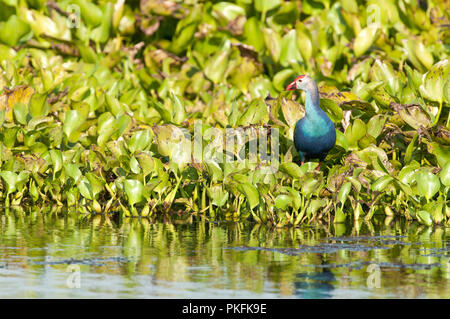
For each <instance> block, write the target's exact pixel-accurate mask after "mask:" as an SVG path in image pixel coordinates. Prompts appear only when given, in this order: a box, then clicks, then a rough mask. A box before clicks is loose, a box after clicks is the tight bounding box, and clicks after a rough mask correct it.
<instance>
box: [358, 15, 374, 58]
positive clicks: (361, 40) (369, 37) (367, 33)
mask: <svg viewBox="0 0 450 319" xmlns="http://www.w3.org/2000/svg"><path fill="white" fill-rule="evenodd" d="M379 35H380V30H379V25H378V24H376V23H372V24H370V25H369V26H368V27H367V28H364V29H362V30H361V31H360V32H359V33H358V35H357V36H356V39H355V42H354V43H353V51H354V52H355V55H356V56H361V55H363V54H364V53H366V51H367V50H368V49H369V48H370V47H371V46H372V44H373V43H375V41H376V40H377V39H378V36H379Z"/></svg>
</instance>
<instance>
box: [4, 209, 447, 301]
mask: <svg viewBox="0 0 450 319" xmlns="http://www.w3.org/2000/svg"><path fill="white" fill-rule="evenodd" d="M62 216H63V215H62ZM374 221H375V223H374V224H371V223H369V224H368V223H362V222H358V223H355V224H354V225H344V224H339V225H330V226H328V225H321V224H316V225H313V226H311V227H303V228H287V229H269V228H267V227H265V226H261V225H253V224H249V223H246V224H244V223H239V224H234V223H219V224H212V223H208V222H206V221H204V220H202V219H201V218H197V220H195V221H194V218H193V217H190V218H189V219H186V220H180V219H178V220H173V221H170V220H160V221H151V220H147V219H130V220H123V221H113V220H110V219H109V218H107V217H104V216H95V217H93V218H90V217H89V218H87V217H82V216H76V215H72V216H71V217H67V216H66V217H60V216H58V214H56V213H46V214H42V213H36V212H31V213H24V212H18V211H15V212H3V213H1V214H0V252H1V254H0V274H1V276H0V297H33V298H34V297H62V298H66V297H79V298H91V297H96V296H98V297H112V298H115V297H131V298H139V297H144V298H153V297H178V298H229V297H231V298H233V297H239V298H243V297H246V298H259V297H266V298H267V297H268V298H278V297H286V298H330V297H331V298H372V297H375V298H392V297H394V298H416V297H420V298H422V297H426V298H449V297H450V292H449V291H450V289H449V279H450V267H449V261H450V258H449V257H450V246H449V242H450V238H449V237H450V236H449V233H448V232H446V229H445V228H443V227H434V228H428V227H425V226H423V225H418V224H415V223H406V222H405V221H400V220H398V221H396V220H388V221H386V220H384V219H374ZM70 264H75V265H78V266H79V269H80V277H81V287H80V288H77V289H69V288H68V287H67V283H66V281H67V277H68V276H69V275H70V274H71V273H69V272H67V267H68V265H70ZM370 264H374V265H375V266H376V267H379V269H380V272H379V283H380V286H379V288H377V287H369V285H368V279H369V276H370V275H371V274H372V273H371V272H368V266H369V265H370ZM372 278H374V277H372Z"/></svg>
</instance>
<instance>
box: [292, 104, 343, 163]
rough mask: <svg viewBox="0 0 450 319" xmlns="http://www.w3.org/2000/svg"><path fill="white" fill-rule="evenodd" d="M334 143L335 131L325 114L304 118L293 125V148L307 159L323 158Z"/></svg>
mask: <svg viewBox="0 0 450 319" xmlns="http://www.w3.org/2000/svg"><path fill="white" fill-rule="evenodd" d="M335 143H336V129H335V127H334V124H333V122H332V121H331V120H330V118H329V117H328V116H327V115H326V114H325V112H323V113H322V112H321V113H319V114H315V116H314V117H309V118H308V117H304V118H302V119H301V120H299V121H298V122H297V124H296V125H295V130H294V144H295V148H296V149H297V151H301V152H302V153H303V154H304V155H305V156H307V157H322V156H325V155H326V153H327V152H328V151H329V150H330V149H332V148H333V146H334V144H335Z"/></svg>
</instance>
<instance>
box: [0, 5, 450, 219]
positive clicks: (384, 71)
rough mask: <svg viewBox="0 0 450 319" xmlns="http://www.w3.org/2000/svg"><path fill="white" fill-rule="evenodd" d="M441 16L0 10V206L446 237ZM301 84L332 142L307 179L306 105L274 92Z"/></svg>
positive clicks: (337, 8) (345, 11) (448, 178)
mask: <svg viewBox="0 0 450 319" xmlns="http://www.w3.org/2000/svg"><path fill="white" fill-rule="evenodd" d="M449 13H450V10H449V2H448V1H438V0H426V1H407V0H398V1H397V0H382V1H362V0H343V1H333V0H320V1H311V0H305V1H282V0H259V1H254V2H253V1H243V0H242V1H241V0H238V1H234V2H233V1H231V0H230V1H229V2H227V1H222V2H216V1H215V2H210V1H205V2H203V1H195V0H194V1H188V2H187V3H185V2H183V1H175V0H161V1H153V0H142V1H123V0H117V1H107V0H98V1H89V0H63V1H55V2H53V1H41V0H33V1H31V0H0V124H1V127H0V201H1V202H2V204H3V205H4V207H6V208H9V207H14V208H17V209H19V210H22V211H26V212H27V213H30V214H34V213H45V211H48V210H46V209H43V210H39V211H37V210H36V207H44V206H52V208H51V209H50V211H58V210H61V211H62V208H63V207H70V208H73V210H75V211H77V212H78V213H83V214H93V213H105V214H108V215H112V214H117V215H120V216H122V217H123V216H144V217H145V216H147V217H148V216H156V215H158V216H164V215H194V214H195V215H202V216H203V217H204V218H206V219H208V220H217V219H222V220H224V219H227V220H234V221H247V220H249V219H251V220H254V221H256V222H258V223H263V224H268V225H275V226H277V227H283V226H286V225H299V224H307V223H310V222H312V221H314V220H323V221H326V222H344V221H346V220H349V219H362V218H363V219H366V220H371V219H372V218H373V216H376V215H383V216H387V217H388V218H394V217H397V216H402V217H404V218H406V219H409V220H417V221H419V222H420V223H423V224H425V225H428V226H431V225H433V224H447V225H448V223H449V217H450V204H449V200H450V198H449V193H450V192H449V190H450V128H449V127H450V112H449V111H450V104H449V102H450V93H449V92H450V91H449V90H450V85H449V69H450V63H449V59H448V53H449V45H450V43H449V39H450V36H449V28H448V26H449ZM299 74H308V75H310V76H311V77H312V78H314V79H315V81H316V82H317V83H318V86H319V91H320V104H321V107H322V109H323V110H324V111H325V112H326V113H327V114H328V116H329V117H330V118H331V120H332V121H333V122H334V124H335V126H336V130H337V131H336V134H337V142H336V146H335V147H334V148H333V149H332V150H331V151H330V152H329V154H328V156H327V157H326V159H325V161H324V162H323V163H321V169H320V170H319V169H317V168H318V163H317V162H314V161H313V162H307V163H305V164H303V165H300V157H299V154H298V153H297V152H296V151H295V147H294V145H293V137H292V134H293V130H294V127H295V123H296V122H297V120H299V119H300V118H301V117H303V116H304V106H303V105H304V103H305V101H304V98H305V97H304V95H302V94H299V93H298V92H295V93H293V92H291V91H289V92H288V91H285V88H286V85H287V84H288V83H290V81H292V80H293V79H295V78H296V76H297V75H299ZM231 141H232V142H231ZM230 145H231V146H230ZM27 207H28V208H27Z"/></svg>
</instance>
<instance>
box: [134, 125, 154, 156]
mask: <svg viewBox="0 0 450 319" xmlns="http://www.w3.org/2000/svg"><path fill="white" fill-rule="evenodd" d="M152 139H153V134H152V132H151V131H150V130H141V131H137V132H134V134H133V136H132V137H131V138H130V140H129V142H128V149H129V150H130V152H131V153H138V152H141V151H143V150H144V149H146V148H147V147H148V146H149V145H150V144H151V142H152Z"/></svg>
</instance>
